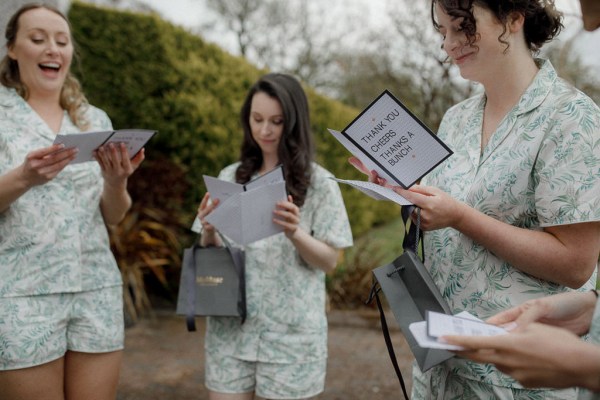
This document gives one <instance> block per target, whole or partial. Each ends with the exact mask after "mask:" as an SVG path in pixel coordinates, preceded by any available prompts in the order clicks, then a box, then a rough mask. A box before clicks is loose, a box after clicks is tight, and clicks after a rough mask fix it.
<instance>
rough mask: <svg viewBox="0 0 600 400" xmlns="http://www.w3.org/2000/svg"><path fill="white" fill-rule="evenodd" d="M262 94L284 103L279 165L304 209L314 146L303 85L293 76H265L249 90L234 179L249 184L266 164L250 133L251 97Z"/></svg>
mask: <svg viewBox="0 0 600 400" xmlns="http://www.w3.org/2000/svg"><path fill="white" fill-rule="evenodd" d="M259 92H262V93H265V94H267V95H268V96H270V97H272V98H274V99H276V100H278V101H279V104H281V109H282V110H283V120H284V122H283V133H282V135H281V140H280V142H279V148H278V150H277V152H278V157H279V162H280V163H281V164H282V165H283V175H284V177H285V181H286V188H287V191H288V193H289V194H291V195H292V197H293V199H294V203H295V204H296V205H297V206H298V207H301V206H302V205H303V204H304V200H305V198H306V191H307V190H308V187H309V185H310V178H311V173H312V161H313V159H314V144H313V138H312V134H311V131H310V117H309V110H308V101H307V99H306V94H305V93H304V90H303V89H302V86H301V85H300V83H299V82H298V81H297V80H296V79H295V78H294V77H292V76H290V75H286V74H279V73H271V74H267V75H264V76H263V77H261V78H260V79H259V80H258V81H257V82H256V83H255V84H254V85H252V87H251V88H250V90H249V91H248V95H247V96H246V100H245V101H244V104H243V105H242V109H241V113H240V118H241V123H242V128H243V130H244V139H243V142H242V148H241V152H240V161H241V164H240V166H239V167H238V169H237V171H236V173H235V179H236V181H237V182H238V183H246V182H248V181H249V180H250V179H251V178H252V175H254V174H255V173H256V172H257V171H258V170H259V169H260V167H261V165H262V162H263V158H262V151H261V150H260V147H259V146H258V144H257V143H256V141H255V140H254V139H253V138H252V131H251V130H250V108H251V105H252V98H253V97H254V95H255V94H256V93H259Z"/></svg>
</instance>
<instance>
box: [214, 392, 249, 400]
mask: <svg viewBox="0 0 600 400" xmlns="http://www.w3.org/2000/svg"><path fill="white" fill-rule="evenodd" d="M252 399H254V392H250V393H235V394H233V393H219V392H213V391H210V390H209V391H208V400H252Z"/></svg>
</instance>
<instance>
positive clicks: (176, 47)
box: [69, 2, 398, 311]
mask: <svg viewBox="0 0 600 400" xmlns="http://www.w3.org/2000/svg"><path fill="white" fill-rule="evenodd" d="M69 19H70V20H71V23H72V28H73V35H74V37H75V39H76V41H77V45H78V52H79V54H80V60H79V63H78V65H75V67H74V72H75V73H76V75H78V77H79V79H80V81H81V83H82V85H83V88H84V91H85V92H86V95H87V97H88V99H89V101H90V103H91V104H93V105H95V106H97V107H99V108H101V109H103V110H105V111H106V112H107V113H108V115H109V116H110V117H111V119H112V121H113V125H114V127H115V129H121V128H147V129H156V130H158V134H157V135H156V136H154V138H153V139H152V140H151V141H150V142H149V143H148V145H147V147H146V161H145V162H144V163H143V164H142V166H141V167H140V169H139V170H138V171H136V173H135V174H134V176H133V177H132V178H131V179H130V181H129V189H130V191H131V193H132V197H133V199H134V202H135V209H134V210H133V211H132V212H134V211H135V212H136V215H135V218H133V219H131V218H130V219H129V220H128V221H129V222H131V221H132V220H134V221H136V223H138V224H144V223H145V221H147V218H148V215H153V216H154V218H155V219H154V220H152V223H153V224H154V223H155V222H157V221H156V211H157V210H162V211H168V212H169V218H168V225H169V226H168V227H167V228H168V230H169V232H171V231H172V232H177V238H178V240H179V243H178V244H177V245H173V246H172V250H171V251H173V252H176V253H179V252H180V251H181V247H182V246H187V245H188V244H189V243H190V242H191V239H192V235H191V232H190V231H189V230H188V229H187V228H189V226H190V225H191V223H192V221H193V218H194V216H195V213H196V209H197V206H198V204H199V202H200V199H201V198H202V195H203V194H204V191H205V188H204V184H203V180H202V175H203V174H207V175H213V176H214V175H216V174H217V173H218V171H219V170H220V169H221V168H223V167H224V166H226V165H228V164H230V163H232V162H234V161H235V160H237V159H238V157H239V146H240V143H241V138H242V132H241V128H240V125H239V121H238V118H239V117H238V116H239V109H240V107H241V104H242V102H243V100H244V97H245V95H246V92H247V90H248V88H249V87H250V86H251V85H252V83H254V82H255V81H256V79H257V78H258V77H259V76H260V75H262V74H264V73H265V72H266V71H264V70H260V69H258V68H256V67H254V66H252V65H251V64H249V63H248V62H247V61H246V60H244V59H243V58H240V57H235V56H232V55H231V54H229V53H227V52H225V51H223V50H222V49H220V48H219V47H217V46H215V45H213V44H209V43H207V42H205V41H204V40H203V39H202V38H200V37H198V36H195V35H193V34H191V33H189V32H187V31H186V30H185V29H183V28H180V27H176V26H174V25H172V24H169V23H167V22H165V21H163V20H161V19H160V18H159V17H158V16H157V15H146V14H138V13H133V12H123V11H117V10H112V9H107V8H101V7H97V6H93V5H89V4H83V3H77V2H76V3H74V4H73V5H72V7H71V9H70V11H69ZM77 66H78V67H79V68H77ZM306 91H307V94H308V97H309V103H310V110H311V121H312V129H313V133H314V135H315V138H316V143H317V161H318V162H319V163H320V164H321V165H323V166H324V167H325V168H327V169H328V170H330V171H331V172H332V173H334V174H335V175H336V176H339V177H342V178H346V179H364V177H362V176H361V174H360V173H359V172H358V171H356V170H354V168H353V167H351V166H350V165H349V164H348V163H347V158H348V156H349V154H348V153H347V151H346V150H345V148H344V147H343V146H342V145H341V144H339V143H338V142H337V141H336V140H335V139H334V138H333V137H332V136H331V135H330V134H329V132H327V128H334V129H338V130H339V129H342V128H343V127H345V126H346V125H347V124H348V123H349V122H350V121H351V120H352V119H354V117H356V115H357V114H358V112H359V110H357V109H354V108H350V107H347V106H345V105H343V104H341V103H339V102H337V101H334V100H332V99H329V98H326V97H324V96H322V95H320V94H318V93H316V92H315V91H314V90H312V89H311V88H308V87H307V88H306ZM163 164H164V165H168V166H169V170H170V171H175V172H173V173H161V169H160V168H161V165H163ZM175 177H176V178H175ZM173 179H178V180H181V182H174V181H173ZM342 186H343V187H342V188H341V189H342V193H343V196H344V200H345V204H346V207H347V210H348V214H349V217H350V221H351V225H352V229H353V233H354V234H355V236H358V235H360V234H362V233H364V232H366V231H368V230H369V229H370V228H371V227H373V226H376V225H378V224H381V223H382V222H384V221H386V220H388V219H389V218H390V215H391V214H395V215H397V211H398V208H397V207H395V206H393V205H391V203H389V202H377V201H374V200H372V199H370V198H369V197H367V196H365V195H364V194H362V193H360V192H359V191H357V190H355V189H352V188H350V187H347V186H345V185H342ZM141 210H145V211H144V212H141ZM148 210H150V212H148ZM161 218H164V216H162V217H161ZM152 226H154V225H152ZM134 228H135V227H131V226H128V227H127V229H126V231H127V232H132V235H133V236H132V237H135V235H136V234H137V233H135V232H137V230H136V229H134ZM138 230H141V229H138ZM122 231H123V230H117V232H122ZM154 232H159V230H155V231H154ZM161 235H166V233H164V232H163V233H161ZM169 235H170V234H169ZM169 237H170V236H169ZM115 239H116V238H113V242H115V243H116V242H117V241H116V240H115ZM159 239H160V240H163V239H164V238H163V239H161V238H157V240H159ZM128 243H131V244H133V245H135V243H136V242H135V240H133V239H132V240H130V241H129V242H128ZM163 243H164V244H165V246H168V245H169V244H170V242H169V241H165V240H163ZM123 246H125V245H123ZM123 248H125V247H123ZM125 257H126V256H125V255H124V254H121V253H117V258H118V261H119V264H120V265H121V269H122V270H123V265H128V266H131V265H134V266H137V265H138V263H133V262H132V261H131V259H130V258H127V259H125ZM161 260H164V264H161V265H160V266H156V265H154V266H152V267H149V266H147V269H149V270H150V271H153V274H150V275H151V276H155V277H156V279H157V280H158V281H159V282H160V284H161V285H164V286H168V285H170V284H172V283H170V282H169V279H164V277H165V276H166V277H168V276H169V274H168V273H165V274H164V276H163V275H161V273H160V271H159V270H158V268H162V269H165V270H168V269H172V270H175V271H177V269H178V268H179V265H175V264H176V262H175V261H173V260H177V258H176V257H167V256H166V255H164V254H163V255H162V256H161ZM136 268H137V267H136ZM130 275H131V276H136V275H135V274H133V273H132V274H130ZM137 275H139V274H137ZM171 292H172V290H171ZM134 300H135V299H134ZM146 303H147V302H146ZM138 311H139V310H138Z"/></svg>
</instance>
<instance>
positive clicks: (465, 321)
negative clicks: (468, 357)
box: [409, 311, 508, 350]
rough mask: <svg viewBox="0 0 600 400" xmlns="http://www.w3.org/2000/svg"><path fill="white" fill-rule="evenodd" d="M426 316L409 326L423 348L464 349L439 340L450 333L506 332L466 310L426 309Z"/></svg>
mask: <svg viewBox="0 0 600 400" xmlns="http://www.w3.org/2000/svg"><path fill="white" fill-rule="evenodd" d="M426 317H427V319H426V320H425V321H420V322H415V323H412V324H411V325H410V326H409V329H410V331H411V333H412V334H413V336H414V337H415V340H416V341H417V343H418V344H419V346H421V347H424V348H432V349H444V350H464V348H463V347H461V346H456V345H452V344H448V343H444V342H440V341H439V338H441V337H442V336H450V335H465V336H494V335H503V334H506V333H508V331H507V330H506V329H504V328H501V327H499V326H496V325H491V324H487V323H485V322H484V321H482V320H480V319H478V318H476V317H475V316H473V315H471V314H469V313H468V312H466V311H463V312H461V313H459V314H457V315H447V314H442V313H438V312H433V311H427V315H426Z"/></svg>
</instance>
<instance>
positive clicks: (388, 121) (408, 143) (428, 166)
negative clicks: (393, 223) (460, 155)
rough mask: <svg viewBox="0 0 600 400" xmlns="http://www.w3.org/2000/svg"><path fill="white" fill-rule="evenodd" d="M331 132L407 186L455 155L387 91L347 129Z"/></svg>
mask: <svg viewBox="0 0 600 400" xmlns="http://www.w3.org/2000/svg"><path fill="white" fill-rule="evenodd" d="M329 132H330V133H331V134H332V135H334V137H335V138H336V139H338V141H340V142H341V143H342V144H343V145H344V146H345V147H346V148H347V149H348V151H350V152H351V153H352V154H353V155H354V156H355V157H357V158H358V159H359V160H361V161H362V162H363V164H365V166H367V168H369V170H375V171H377V173H378V174H379V176H381V177H382V178H385V179H386V180H387V181H388V182H389V183H390V184H393V185H396V184H397V185H400V186H402V187H403V188H404V189H407V188H409V187H410V186H412V185H413V184H414V183H415V182H417V181H418V180H419V179H421V178H422V177H423V176H425V175H427V173H429V172H430V171H431V170H432V169H433V168H435V167H436V166H437V165H439V164H440V163H441V162H442V161H444V160H445V159H446V158H448V157H450V155H452V150H450V148H448V146H446V144H444V143H443V142H442V141H441V140H440V139H439V138H438V137H437V136H436V135H435V134H434V133H433V132H432V131H431V130H430V129H429V128H427V126H425V124H423V122H421V121H420V120H419V119H418V118H417V117H415V116H414V115H413V114H412V113H411V112H410V110H409V109H408V108H406V106H404V104H402V102H400V100H398V99H397V98H396V97H394V95H392V93H390V92H389V91H388V90H385V91H384V92H383V93H381V94H380V95H379V96H378V97H377V98H376V99H375V100H374V101H373V102H372V103H371V104H370V105H369V106H368V107H367V108H366V109H365V110H364V111H362V112H361V113H360V115H359V116H358V117H356V118H355V119H354V121H352V122H351V123H350V124H349V125H348V126H347V127H346V128H345V129H344V130H342V131H341V132H337V131H335V130H332V129H330V130H329Z"/></svg>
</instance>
